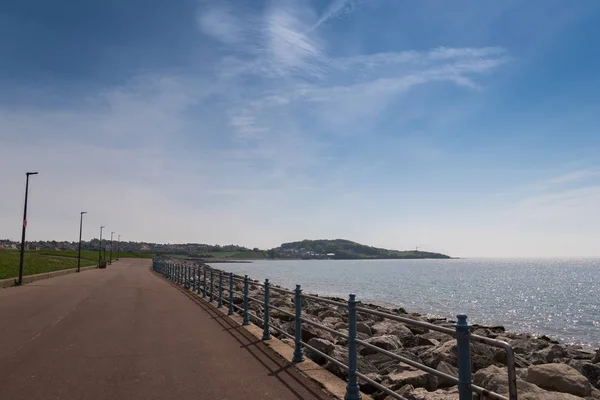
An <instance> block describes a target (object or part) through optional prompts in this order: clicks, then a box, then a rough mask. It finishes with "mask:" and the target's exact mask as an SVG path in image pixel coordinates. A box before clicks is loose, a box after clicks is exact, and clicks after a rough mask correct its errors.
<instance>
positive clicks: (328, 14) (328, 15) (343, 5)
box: [310, 0, 359, 30]
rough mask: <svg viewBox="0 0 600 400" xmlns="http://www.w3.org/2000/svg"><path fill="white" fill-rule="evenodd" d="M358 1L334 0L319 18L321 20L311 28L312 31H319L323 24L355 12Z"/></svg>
mask: <svg viewBox="0 0 600 400" xmlns="http://www.w3.org/2000/svg"><path fill="white" fill-rule="evenodd" d="M357 3H359V1H358V0H333V1H332V2H331V3H330V4H329V5H328V6H327V8H325V10H324V11H323V13H322V14H321V15H320V16H319V19H318V20H317V22H315V24H314V25H313V26H311V28H310V29H311V30H314V29H317V28H318V27H319V26H321V25H322V24H324V23H326V22H327V21H329V20H330V19H334V18H339V17H341V16H343V15H345V14H348V13H350V12H352V11H353V10H354V8H355V7H356V5H357Z"/></svg>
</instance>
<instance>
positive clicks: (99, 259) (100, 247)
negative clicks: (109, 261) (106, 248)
mask: <svg viewBox="0 0 600 400" xmlns="http://www.w3.org/2000/svg"><path fill="white" fill-rule="evenodd" d="M104 228H105V227H104V226H101V227H100V245H99V246H98V268H100V261H101V260H102V229H104Z"/></svg>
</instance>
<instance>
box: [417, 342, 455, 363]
mask: <svg viewBox="0 0 600 400" xmlns="http://www.w3.org/2000/svg"><path fill="white" fill-rule="evenodd" d="M418 355H419V357H421V359H422V360H423V361H424V362H425V365H427V366H428V367H431V368H437V366H438V364H439V363H440V362H442V361H444V362H446V363H448V364H450V365H454V366H456V365H457V358H456V341H447V342H444V343H442V344H440V345H438V346H435V347H430V348H427V349H426V350H425V351H423V352H422V353H420V354H418Z"/></svg>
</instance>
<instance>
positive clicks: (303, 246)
mask: <svg viewBox="0 0 600 400" xmlns="http://www.w3.org/2000/svg"><path fill="white" fill-rule="evenodd" d="M269 252H271V254H270V255H271V256H272V257H274V258H309V259H310V258H315V259H319V258H329V259H337V260H367V259H421V258H438V259H448V258H450V256H447V255H445V254H440V253H432V252H428V251H418V250H405V251H399V250H389V249H382V248H378V247H372V246H367V245H364V244H360V243H356V242H353V241H350V240H344V239H333V240H325V239H322V240H302V241H299V242H289V243H283V244H282V245H281V246H279V247H276V248H274V249H271V250H270V251H269Z"/></svg>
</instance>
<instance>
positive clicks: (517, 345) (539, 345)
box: [509, 337, 550, 355]
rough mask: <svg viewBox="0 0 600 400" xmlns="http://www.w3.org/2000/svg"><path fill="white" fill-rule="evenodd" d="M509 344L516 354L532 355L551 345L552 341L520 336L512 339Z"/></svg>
mask: <svg viewBox="0 0 600 400" xmlns="http://www.w3.org/2000/svg"><path fill="white" fill-rule="evenodd" d="M509 344H510V345H511V347H512V348H513V350H514V352H515V353H516V354H524V355H530V354H531V353H534V352H537V351H540V350H542V349H545V348H546V347H548V346H550V343H549V342H548V341H546V340H542V339H535V338H530V337H520V338H518V339H514V340H510V341H509Z"/></svg>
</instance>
